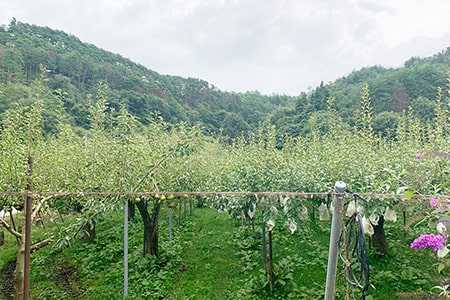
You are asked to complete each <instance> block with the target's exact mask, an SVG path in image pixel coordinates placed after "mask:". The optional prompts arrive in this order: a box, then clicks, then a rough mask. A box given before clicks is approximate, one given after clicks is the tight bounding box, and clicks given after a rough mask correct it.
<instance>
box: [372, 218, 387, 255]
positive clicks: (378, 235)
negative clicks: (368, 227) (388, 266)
mask: <svg viewBox="0 0 450 300" xmlns="http://www.w3.org/2000/svg"><path fill="white" fill-rule="evenodd" d="M372 226H373V232H374V233H373V236H372V244H373V247H374V248H375V249H376V250H377V251H378V252H379V253H380V254H383V255H386V256H388V255H389V252H388V246H387V241H386V235H385V233H384V216H383V215H382V216H380V219H379V220H378V224H377V225H372Z"/></svg>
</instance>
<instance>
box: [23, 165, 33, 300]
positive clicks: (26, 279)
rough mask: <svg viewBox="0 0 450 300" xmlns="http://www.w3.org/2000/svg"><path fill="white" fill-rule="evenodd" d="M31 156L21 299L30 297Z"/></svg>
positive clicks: (26, 203)
mask: <svg viewBox="0 0 450 300" xmlns="http://www.w3.org/2000/svg"><path fill="white" fill-rule="evenodd" d="M32 175H33V157H32V156H28V182H27V191H28V194H27V197H26V199H25V255H24V266H23V300H28V299H29V298H30V255H31V210H32V202H33V196H32V195H31V192H32V191H33V179H32Z"/></svg>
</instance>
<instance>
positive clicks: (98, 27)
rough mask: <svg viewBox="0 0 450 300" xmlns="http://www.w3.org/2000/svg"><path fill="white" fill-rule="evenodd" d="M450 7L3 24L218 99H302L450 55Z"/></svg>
mask: <svg viewBox="0 0 450 300" xmlns="http://www.w3.org/2000/svg"><path fill="white" fill-rule="evenodd" d="M448 11H450V2H448V0H408V1H406V0H397V1H391V0H339V1H332V0H306V1H295V0H265V1H257V0H245V1H239V0H209V1H204V0H190V1H185V0H114V1H110V0H95V1H92V0H59V1H57V0H40V1H33V0H6V3H4V4H2V9H1V11H0V22H1V23H2V24H8V23H9V21H10V19H11V18H12V17H15V18H17V19H18V20H19V21H22V22H27V23H32V24H37V25H42V26H49V27H51V28H54V29H58V30H63V31H66V32H68V33H70V34H74V35H76V36H78V37H79V38H80V39H81V40H83V41H86V42H89V43H92V44H95V45H96V46H98V47H101V48H103V49H106V50H109V51H112V52H115V53H119V54H121V55H122V56H124V57H128V58H130V59H132V60H133V61H135V62H138V63H140V64H143V65H145V66H147V67H149V68H150V69H152V70H154V71H157V72H160V73H163V74H173V75H182V76H186V77H188V76H189V77H198V78H201V79H204V80H207V81H209V82H210V83H212V84H214V85H216V86H217V87H218V88H220V89H222V90H235V91H245V90H259V91H260V92H263V93H268V94H270V93H272V92H275V93H286V94H299V93H300V92H301V91H306V90H307V88H308V86H312V87H314V86H317V85H318V84H320V82H321V81H324V82H329V81H333V80H335V79H337V78H338V77H341V76H344V75H347V74H348V73H350V72H351V71H353V70H357V69H360V68H362V67H365V66H370V65H383V66H386V67H397V66H400V65H401V64H402V63H403V62H404V61H405V60H407V59H408V58H410V57H412V56H429V55H433V54H435V53H437V52H439V51H441V50H443V49H445V48H446V47H449V46H450V42H449V41H450V38H449V37H450V19H449V18H448V16H447V15H448Z"/></svg>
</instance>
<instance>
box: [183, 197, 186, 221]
mask: <svg viewBox="0 0 450 300" xmlns="http://www.w3.org/2000/svg"><path fill="white" fill-rule="evenodd" d="M186 202H187V201H186V199H183V205H184V221H186V219H187V203H186Z"/></svg>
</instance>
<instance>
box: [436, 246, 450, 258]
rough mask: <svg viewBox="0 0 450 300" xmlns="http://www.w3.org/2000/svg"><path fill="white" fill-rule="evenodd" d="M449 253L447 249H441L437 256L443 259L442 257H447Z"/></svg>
mask: <svg viewBox="0 0 450 300" xmlns="http://www.w3.org/2000/svg"><path fill="white" fill-rule="evenodd" d="M449 252H450V250H448V248H447V247H445V248H441V249H439V250H438V252H437V256H438V257H441V258H442V257H445V256H446V255H447V254H448V253H449Z"/></svg>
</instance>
